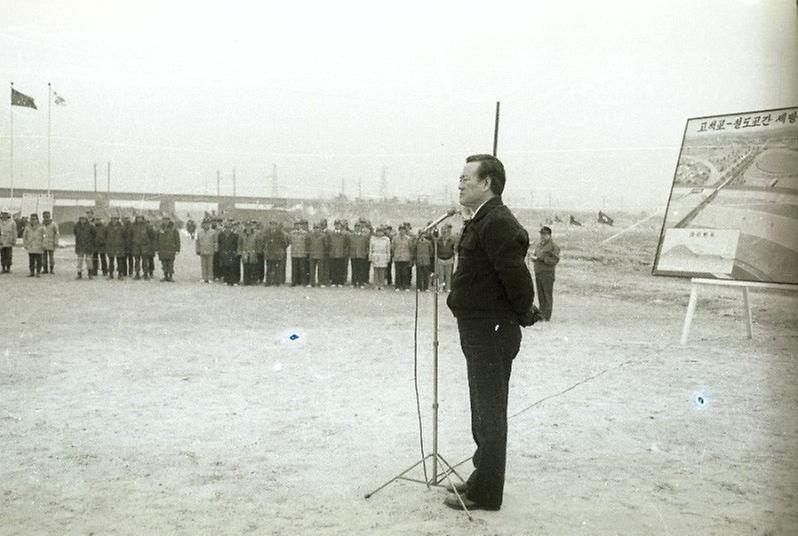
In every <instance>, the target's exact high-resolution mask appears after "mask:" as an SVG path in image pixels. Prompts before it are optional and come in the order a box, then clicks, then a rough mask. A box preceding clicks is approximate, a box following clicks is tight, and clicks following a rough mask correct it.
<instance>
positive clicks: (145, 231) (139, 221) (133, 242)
mask: <svg viewBox="0 0 798 536" xmlns="http://www.w3.org/2000/svg"><path fill="white" fill-rule="evenodd" d="M128 233H129V235H130V252H131V254H132V255H133V262H134V266H133V269H134V270H135V272H136V275H135V277H134V278H133V279H135V280H137V281H138V280H139V279H141V269H142V258H144V259H145V261H144V263H145V264H144V277H145V278H147V275H148V272H147V268H148V267H147V262H146V254H147V250H148V249H149V248H151V245H150V242H151V240H152V239H151V236H150V225H149V223H147V221H146V220H145V219H144V216H143V215H141V214H137V215H136V221H135V222H133V224H132V225H131V226H130V230H129V231H128Z"/></svg>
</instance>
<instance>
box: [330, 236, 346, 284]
mask: <svg viewBox="0 0 798 536" xmlns="http://www.w3.org/2000/svg"><path fill="white" fill-rule="evenodd" d="M334 227H335V228H334V229H333V232H331V233H330V257H329V259H330V261H329V262H330V282H331V283H332V285H333V286H334V287H341V286H343V285H346V275H347V274H346V268H347V264H348V259H349V234H350V233H349V232H348V231H347V230H346V229H344V226H343V222H341V221H339V220H335V223H334Z"/></svg>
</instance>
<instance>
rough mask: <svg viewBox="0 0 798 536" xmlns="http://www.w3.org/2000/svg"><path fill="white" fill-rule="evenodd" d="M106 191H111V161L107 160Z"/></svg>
mask: <svg viewBox="0 0 798 536" xmlns="http://www.w3.org/2000/svg"><path fill="white" fill-rule="evenodd" d="M108 193H109V194H110V193H111V162H108ZM109 201H110V199H109Z"/></svg>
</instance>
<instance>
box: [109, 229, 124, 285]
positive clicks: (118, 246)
mask: <svg viewBox="0 0 798 536" xmlns="http://www.w3.org/2000/svg"><path fill="white" fill-rule="evenodd" d="M105 252H106V253H107V254H108V279H113V278H114V262H116V270H117V274H118V277H119V279H124V278H125V264H126V263H127V257H126V256H125V230H124V229H123V228H122V224H121V223H119V216H111V223H109V224H108V226H107V227H106V228H105Z"/></svg>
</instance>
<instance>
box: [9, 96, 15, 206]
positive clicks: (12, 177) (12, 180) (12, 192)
mask: <svg viewBox="0 0 798 536" xmlns="http://www.w3.org/2000/svg"><path fill="white" fill-rule="evenodd" d="M11 95H12V96H13V95H14V82H11ZM9 102H10V103H11V205H12V208H11V210H12V211H13V210H14V208H13V205H14V102H13V100H11V99H9Z"/></svg>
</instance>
